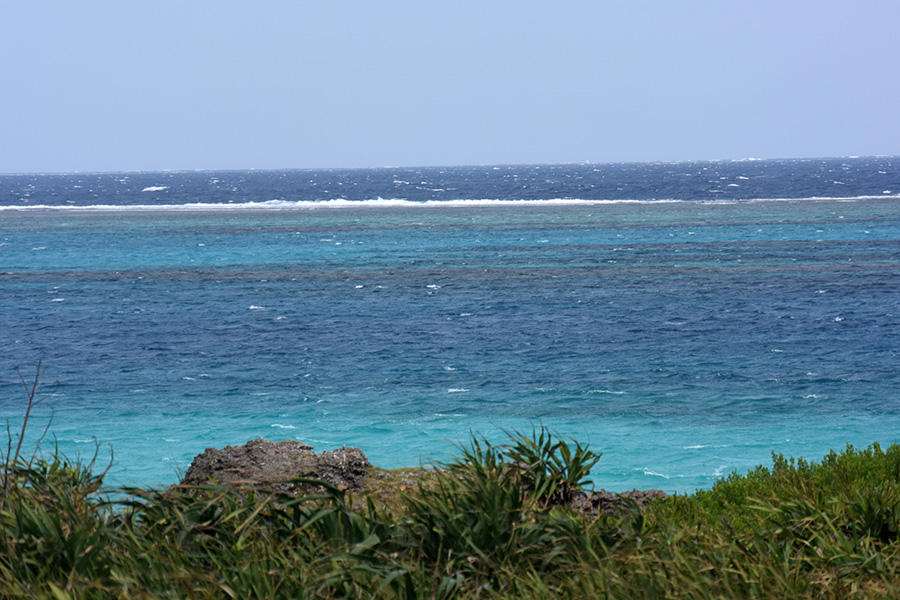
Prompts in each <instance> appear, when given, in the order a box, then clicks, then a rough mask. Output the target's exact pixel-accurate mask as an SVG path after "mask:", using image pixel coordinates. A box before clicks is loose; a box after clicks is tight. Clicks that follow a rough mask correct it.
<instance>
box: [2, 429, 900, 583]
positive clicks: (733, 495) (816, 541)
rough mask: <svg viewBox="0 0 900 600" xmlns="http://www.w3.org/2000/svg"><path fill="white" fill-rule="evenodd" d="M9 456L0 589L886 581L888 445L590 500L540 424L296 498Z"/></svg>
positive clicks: (581, 468) (891, 543) (578, 471)
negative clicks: (669, 489)
mask: <svg viewBox="0 0 900 600" xmlns="http://www.w3.org/2000/svg"><path fill="white" fill-rule="evenodd" d="M11 458H12V457H10V459H9V460H7V462H5V463H4V464H5V466H4V468H3V478H4V481H5V482H6V483H7V489H6V492H5V493H4V494H3V496H2V498H0V590H2V596H3V597H5V598H58V599H62V598H228V597H231V598H250V597H258V598H397V597H403V598H559V597H562V598H584V597H597V598H670V597H671V598H724V597H727V598H787V597H790V598H877V597H897V596H900V560H898V559H900V556H898V550H900V542H898V536H900V527H898V526H900V485H898V484H900V447H897V446H891V447H890V448H888V449H887V450H882V449H881V448H880V447H879V446H878V445H877V444H876V445H873V446H872V447H870V448H867V449H864V450H858V449H855V448H852V447H848V448H846V449H845V450H843V451H841V452H832V453H830V454H829V455H827V456H826V457H824V459H823V460H822V461H821V462H818V463H813V462H807V461H804V460H799V459H798V460H790V459H785V458H783V457H781V456H774V457H773V464H772V465H771V467H759V468H757V469H755V470H754V471H751V472H750V473H747V474H744V475H731V476H730V477H728V478H726V479H723V480H721V481H719V482H718V483H717V484H716V485H715V486H714V487H713V488H712V489H710V490H705V491H698V492H696V493H695V494H691V495H683V496H675V497H669V498H667V499H664V500H661V501H657V502H655V503H654V504H652V505H651V506H650V507H649V508H647V509H645V510H643V511H641V510H640V509H638V508H637V506H636V505H633V504H626V505H625V507H624V508H623V510H622V511H621V512H620V513H617V514H614V515H605V514H601V515H599V516H596V517H591V516H587V515H585V514H584V513H581V512H578V511H577V510H575V509H573V508H571V507H570V506H569V504H567V503H566V502H564V501H563V496H565V495H568V496H572V495H574V494H576V493H578V490H579V489H580V487H581V486H582V485H584V483H585V481H587V479H586V478H587V476H588V473H589V469H590V465H592V464H594V462H596V459H597V458H599V457H597V456H595V455H593V454H592V453H590V451H589V450H588V449H587V448H584V447H582V446H580V445H578V444H577V443H575V442H568V441H563V440H560V439H559V438H557V437H555V436H553V435H551V434H550V433H549V432H547V431H546V430H544V429H539V430H536V431H535V432H533V433H532V434H531V435H522V434H518V433H511V434H510V439H509V443H508V444H506V445H499V446H498V445H491V444H490V443H488V442H486V441H484V440H479V439H475V440H473V441H472V442H471V444H470V445H469V446H468V447H465V448H462V449H461V451H460V456H459V458H458V459H456V460H453V461H451V462H449V463H447V464H445V465H443V467H444V468H443V469H440V470H435V471H434V472H432V473H430V474H429V475H428V476H427V477H424V478H423V477H421V476H420V477H417V478H415V481H416V482H417V483H414V482H413V480H412V479H409V478H407V475H412V473H409V472H405V471H399V472H393V473H388V474H386V475H381V476H379V477H378V478H377V480H378V481H380V482H382V486H381V487H378V486H373V487H372V488H370V489H369V491H367V492H365V493H357V494H355V495H350V494H348V493H347V492H344V491H341V490H338V489H337V488H334V487H332V486H328V485H325V486H324V487H323V488H319V489H324V492H318V493H310V494H308V495H306V496H304V497H301V498H288V497H278V496H273V495H265V494H262V493H260V494H242V495H238V494H235V493H233V492H231V491H228V490H226V489H224V488H219V487H215V486H203V487H191V488H180V487H176V488H173V489H170V490H150V489H127V490H106V491H104V490H103V488H102V487H101V482H102V474H101V475H95V474H94V473H92V471H91V469H90V468H88V466H85V465H81V464H78V463H75V464H72V463H69V462H67V461H65V459H64V458H62V457H60V456H59V455H58V454H55V453H54V454H53V455H51V456H50V457H48V458H40V457H33V458H31V459H29V460H28V461H23V460H22V458H21V456H19V457H18V458H17V460H16V461H12V460H11ZM398 482H405V483H402V484H400V483H398ZM402 488H405V489H402ZM113 493H114V495H111V494H113Z"/></svg>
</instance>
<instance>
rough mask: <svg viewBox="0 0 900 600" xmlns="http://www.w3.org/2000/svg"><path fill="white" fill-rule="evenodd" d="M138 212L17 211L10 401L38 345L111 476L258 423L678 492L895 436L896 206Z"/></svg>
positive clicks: (160, 467) (397, 461)
mask: <svg viewBox="0 0 900 600" xmlns="http://www.w3.org/2000/svg"><path fill="white" fill-rule="evenodd" d="M755 168H759V167H755ZM344 176H346V175H345V174H342V175H341V177H344ZM741 181H743V180H741ZM140 185H144V183H143V182H142V183H141V184H140ZM140 185H139V188H140V189H139V190H138V192H137V193H138V194H140V193H141V192H140V190H142V189H143V188H141V187H140ZM145 187H146V186H145ZM878 187H885V186H883V185H880V186H878ZM79 189H81V188H79ZM147 193H152V192H147ZM562 195H564V194H560V195H555V196H554V197H558V196H562ZM194 199H195V200H196V198H194ZM142 206H143V208H134V207H131V208H127V209H126V205H125V204H108V205H105V208H101V209H96V208H95V209H89V210H83V209H82V210H76V209H59V210H57V209H49V208H48V209H27V210H6V211H4V212H3V213H2V216H0V219H2V220H0V294H2V296H0V297H2V299H3V311H2V316H0V336H2V337H0V342H2V343H0V365H3V372H2V373H0V393H2V396H0V411H2V415H0V416H3V417H4V418H7V419H9V420H10V423H11V426H12V428H13V429H14V430H15V428H16V427H17V426H18V424H20V423H21V415H22V411H23V393H22V389H21V383H20V382H18V380H17V379H16V375H15V372H14V371H12V367H13V366H15V365H20V366H21V367H22V372H23V373H24V374H26V375H27V374H28V373H29V372H31V373H33V369H34V366H35V364H36V363H37V361H38V360H43V364H44V365H45V366H46V368H47V375H46V383H45V386H44V390H45V391H46V392H48V393H49V394H50V395H49V396H48V398H47V399H46V400H45V401H44V402H43V403H42V404H41V405H40V406H38V408H37V409H36V417H35V421H34V428H33V429H32V431H33V432H34V435H36V433H37V432H39V431H40V429H42V428H43V427H44V426H45V425H46V424H47V422H48V419H49V415H50V412H51V408H52V411H53V413H54V416H53V420H52V423H51V424H50V428H49V438H50V440H51V442H52V441H55V442H56V443H58V445H59V447H60V449H61V450H62V451H63V452H65V453H67V454H69V455H82V456H89V455H90V454H92V452H93V448H94V444H95V443H100V444H101V447H102V449H103V450H102V453H101V459H100V460H101V461H102V460H103V457H104V456H106V448H107V447H108V446H110V445H111V446H112V448H113V449H114V451H115V457H114V462H113V466H112V469H111V471H110V474H109V478H108V481H109V482H110V483H112V484H141V485H165V484H169V483H173V482H175V481H176V480H177V479H178V473H179V470H184V469H186V468H187V466H188V465H189V463H190V460H191V458H192V457H193V456H194V455H196V454H198V453H199V452H202V451H203V450H204V449H205V448H207V447H210V446H216V447H220V446H224V445H226V444H239V443H243V442H245V441H247V440H249V439H252V438H254V437H268V438H269V439H283V438H292V439H300V440H303V441H305V442H307V443H310V444H312V445H313V446H315V447H316V448H317V449H318V450H325V449H332V448H334V447H339V446H341V445H349V446H358V447H360V448H362V449H363V451H364V452H365V453H366V454H367V455H368V456H369V457H370V459H371V460H372V462H373V463H375V464H378V465H380V466H384V467H397V466H407V465H414V464H418V463H420V462H428V461H429V460H432V459H441V458H446V457H447V456H448V454H452V452H453V449H454V444H457V443H465V442H466V440H467V439H469V437H470V435H471V434H472V433H473V432H474V433H478V434H482V435H485V436H487V437H489V438H491V439H495V440H500V439H502V437H503V429H507V430H508V429H519V430H530V428H531V427H533V426H536V425H538V424H544V425H547V426H549V427H550V428H551V429H553V430H555V431H557V432H559V433H561V434H563V435H567V436H572V437H575V438H577V439H579V440H582V441H588V442H590V444H591V447H592V448H593V449H594V450H596V451H599V452H602V453H603V459H602V460H601V461H600V462H599V463H598V464H597V466H596V467H595V469H594V480H595V483H596V484H597V486H598V487H606V488H607V489H613V490H621V489H628V488H632V487H644V488H647V487H654V488H662V489H664V490H666V491H670V492H671V491H688V490H693V489H695V488H697V487H708V486H710V485H711V484H712V482H713V481H714V480H715V479H716V478H717V477H720V476H722V475H725V474H727V473H729V472H731V471H733V470H738V471H743V470H746V469H748V468H751V467H752V466H755V465H756V464H760V463H767V462H768V461H769V457H770V454H771V452H772V451H775V452H779V453H784V454H787V455H802V456H805V457H807V458H812V459H814V458H817V457H820V456H821V455H822V454H824V453H825V452H827V451H828V450H829V449H832V448H842V447H844V445H846V444H848V443H852V444H854V445H859V446H865V445H868V444H869V443H871V442H872V441H876V440H877V441H879V442H881V443H883V444H888V443H892V442H896V441H898V434H897V432H898V431H900V428H898V425H900V409H898V403H897V398H898V393H897V392H898V391H900V375H898V370H897V368H896V367H897V355H898V349H900V342H898V339H900V338H898V335H897V334H898V315H900V295H898V294H897V290H898V289H900V285H898V284H900V243H898V241H900V202H897V198H894V197H885V198H871V197H854V198H843V199H818V200H814V199H809V198H797V199H781V200H771V199H769V200H767V199H756V200H754V199H750V200H744V201H729V202H696V201H691V200H681V201H666V202H659V201H647V202H615V201H612V202H606V201H604V202H594V203H592V202H588V201H582V200H573V201H563V202H549V201H548V202H541V201H535V202H531V203H525V204H522V203H520V204H512V203H511V204H503V203H497V202H483V201H473V202H465V201H462V202H455V203H452V202H451V203H444V204H440V203H437V202H435V203H432V204H428V205H423V204H416V203H413V202H379V201H377V200H375V201H372V202H361V203H359V204H356V205H352V204H351V205H348V204H347V203H344V204H334V203H325V204H322V205H321V206H319V205H315V203H313V205H308V204H302V205H293V206H291V205H284V204H276V205H271V204H270V205H266V206H262V207H261V206H248V205H241V206H237V207H234V206H232V207H225V206H222V205H213V206H205V207H204V206H193V207H188V206H186V205H184V206H180V207H179V206H174V205H169V204H167V205H165V206H164V207H162V208H153V207H147V206H146V205H142ZM57 379H58V380H59V382H60V383H59V386H58V387H55V386H53V385H51V382H52V381H55V380H57ZM32 439H33V438H30V439H29V442H31V441H32Z"/></svg>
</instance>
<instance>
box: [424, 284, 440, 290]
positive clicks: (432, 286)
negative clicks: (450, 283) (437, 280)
mask: <svg viewBox="0 0 900 600" xmlns="http://www.w3.org/2000/svg"><path fill="white" fill-rule="evenodd" d="M425 287H427V288H428V289H429V290H439V289H441V286H439V285H434V284H432V285H426V286H425Z"/></svg>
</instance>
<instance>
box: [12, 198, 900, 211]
mask: <svg viewBox="0 0 900 600" xmlns="http://www.w3.org/2000/svg"><path fill="white" fill-rule="evenodd" d="M885 199H888V200H891V199H897V200H900V194H894V195H888V196H871V195H866V196H837V197H825V196H809V197H806V198H737V199H717V200H679V199H674V198H672V199H652V200H636V199H629V198H622V199H617V200H584V199H578V198H547V199H543V200H502V199H489V198H487V199H457V200H426V201H421V202H420V201H415V200H407V199H404V198H395V199H384V198H378V199H375V200H345V199H342V198H341V199H335V200H322V201H315V200H297V201H289V200H266V201H261V202H241V203H233V204H232V203H229V204H222V203H211V202H208V203H204V202H196V203H187V204H132V205H127V206H122V205H112V204H91V205H86V206H73V205H50V204H35V205H29V206H19V205H3V206H0V212H2V211H17V212H33V211H71V212H174V211H184V212H200V211H214V212H222V211H242V210H313V209H348V208H466V207H498V208H517V207H523V206H602V205H616V204H641V205H644V204H646V205H654V204H698V205H731V204H747V203H764V202H811V201H815V202H858V201H865V200H885Z"/></svg>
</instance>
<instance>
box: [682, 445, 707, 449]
mask: <svg viewBox="0 0 900 600" xmlns="http://www.w3.org/2000/svg"><path fill="white" fill-rule="evenodd" d="M701 448H706V446H705V445H704V444H695V445H694V446H685V447H684V449H685V450H700V449H701Z"/></svg>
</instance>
